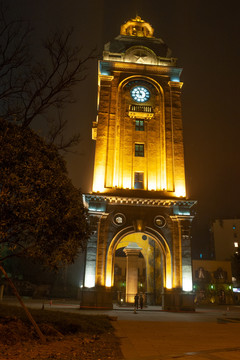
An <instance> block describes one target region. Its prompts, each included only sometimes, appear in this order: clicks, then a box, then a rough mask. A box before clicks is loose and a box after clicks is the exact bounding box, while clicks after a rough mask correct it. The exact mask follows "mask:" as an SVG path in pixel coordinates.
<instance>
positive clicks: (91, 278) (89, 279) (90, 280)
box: [85, 274, 95, 288]
mask: <svg viewBox="0 0 240 360" xmlns="http://www.w3.org/2000/svg"><path fill="white" fill-rule="evenodd" d="M94 286H95V274H86V276H85V287H87V288H92V287H94Z"/></svg>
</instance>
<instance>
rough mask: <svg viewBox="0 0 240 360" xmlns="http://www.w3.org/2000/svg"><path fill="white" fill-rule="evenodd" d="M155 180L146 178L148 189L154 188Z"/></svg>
mask: <svg viewBox="0 0 240 360" xmlns="http://www.w3.org/2000/svg"><path fill="white" fill-rule="evenodd" d="M156 188H157V187H156V181H154V180H148V190H156Z"/></svg>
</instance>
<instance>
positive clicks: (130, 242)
mask: <svg viewBox="0 0 240 360" xmlns="http://www.w3.org/2000/svg"><path fill="white" fill-rule="evenodd" d="M106 262H107V269H106V282H107V284H106V285H108V286H112V287H113V289H114V300H115V301H117V302H118V303H120V304H123V303H133V302H134V296H135V294H136V293H139V294H142V295H143V296H144V300H145V303H146V304H147V305H161V304H162V293H163V289H164V288H166V287H168V286H171V283H172V265H171V255H170V249H169V247H168V245H167V242H166V241H165V239H164V238H163V237H162V236H161V235H160V234H159V233H156V232H155V231H153V230H152V229H148V231H147V232H134V231H129V232H127V233H126V234H124V233H123V232H120V233H118V234H117V235H116V236H115V238H114V239H113V240H112V241H111V243H110V246H109V248H108V251H107V261H106ZM110 284H111V285H110Z"/></svg>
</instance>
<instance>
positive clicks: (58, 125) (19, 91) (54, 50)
mask: <svg viewBox="0 0 240 360" xmlns="http://www.w3.org/2000/svg"><path fill="white" fill-rule="evenodd" d="M31 33H32V29H31V27H30V25H29V24H28V23H27V22H25V21H21V20H13V21H12V20H8V18H7V11H6V9H4V7H3V5H2V4H1V7H0V117H2V118H5V119H7V120H9V121H13V120H14V121H17V122H18V123H19V124H21V126H22V127H23V128H26V127H28V126H29V125H30V124H31V123H32V122H33V120H38V121H43V120H46V119H47V118H49V115H50V116H52V112H53V110H57V113H59V111H60V112H61V111H62V110H63V108H64V106H65V105H66V104H68V103H71V102H73V97H72V90H73V88H74V86H75V85H77V84H78V83H79V82H82V81H83V80H84V79H85V78H86V75H87V62H88V61H89V60H91V59H95V58H96V52H95V50H92V51H90V52H89V53H88V54H87V55H85V56H82V55H81V54H82V49H81V48H79V47H75V46H73V45H72V42H73V40H72V37H73V36H72V35H73V30H72V29H71V30H67V31H62V32H61V33H60V32H56V33H54V34H53V35H50V36H49V37H48V39H47V40H46V41H45V42H44V44H43V47H42V49H41V55H42V57H43V58H44V61H41V62H39V61H36V60H34V58H33V57H30V56H29V53H30V50H31V46H30V45H29V39H30V35H31ZM60 118H61V116H60ZM66 124H67V120H62V118H61V121H59V117H57V118H56V120H55V121H53V122H52V128H50V136H49V139H50V142H52V141H54V142H56V143H57V146H58V148H60V149H62V150H65V151H66V150H67V149H69V147H70V146H72V145H75V144H76V143H77V142H78V141H79V134H77V135H74V136H73V137H71V138H70V139H67V140H65V139H64V137H63V129H64V128H65V126H66Z"/></svg>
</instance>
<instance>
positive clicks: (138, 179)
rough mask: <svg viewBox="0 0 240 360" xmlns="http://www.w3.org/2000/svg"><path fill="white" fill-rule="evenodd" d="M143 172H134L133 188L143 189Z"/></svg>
mask: <svg viewBox="0 0 240 360" xmlns="http://www.w3.org/2000/svg"><path fill="white" fill-rule="evenodd" d="M143 175H144V173H143V172H135V173H134V189H144V186H143Z"/></svg>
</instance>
